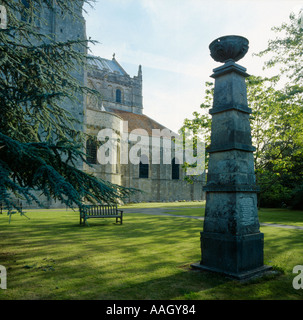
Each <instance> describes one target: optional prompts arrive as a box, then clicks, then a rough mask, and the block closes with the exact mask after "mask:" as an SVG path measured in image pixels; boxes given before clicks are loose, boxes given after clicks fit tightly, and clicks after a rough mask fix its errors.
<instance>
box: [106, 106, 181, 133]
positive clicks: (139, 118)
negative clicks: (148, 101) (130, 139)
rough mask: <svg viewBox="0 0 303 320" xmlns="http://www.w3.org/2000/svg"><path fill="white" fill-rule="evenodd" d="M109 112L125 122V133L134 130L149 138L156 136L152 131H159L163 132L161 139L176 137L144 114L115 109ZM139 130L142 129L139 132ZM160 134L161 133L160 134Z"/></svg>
mask: <svg viewBox="0 0 303 320" xmlns="http://www.w3.org/2000/svg"><path fill="white" fill-rule="evenodd" d="M108 111H109V112H112V113H115V114H116V115H118V116H120V117H121V118H122V119H123V120H124V121H127V123H128V127H126V126H125V127H124V130H125V131H128V132H129V133H130V132H132V131H133V130H135V129H139V131H138V134H140V135H146V132H147V134H148V135H149V136H152V135H153V136H157V135H156V134H155V132H154V133H153V131H152V130H153V129H159V130H163V129H166V130H165V131H163V132H162V137H165V138H170V137H171V136H172V135H174V136H177V135H176V134H175V133H174V132H172V131H171V130H169V129H168V128H166V127H165V126H163V125H162V124H160V123H158V122H157V121H155V120H153V119H151V118H150V117H148V116H146V115H144V114H136V113H132V112H127V111H122V110H117V109H109V108H108ZM140 129H143V130H141V131H140ZM160 134H161V132H160Z"/></svg>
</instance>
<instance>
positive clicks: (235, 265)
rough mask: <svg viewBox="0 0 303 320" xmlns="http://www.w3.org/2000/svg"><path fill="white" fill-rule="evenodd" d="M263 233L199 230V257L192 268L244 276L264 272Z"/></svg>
mask: <svg viewBox="0 0 303 320" xmlns="http://www.w3.org/2000/svg"><path fill="white" fill-rule="evenodd" d="M263 239H264V235H263V233H260V232H259V233H254V234H246V235H231V234H220V233H212V232H201V252H202V260H201V262H200V264H194V265H193V267H196V268H197V267H198V268H200V269H204V270H208V271H214V272H219V273H223V274H226V275H229V276H231V277H233V278H237V279H244V278H247V277H251V276H253V275H255V274H257V273H260V272H264V271H265V270H268V269H269V268H270V267H268V266H264V265H263V242H264V241H263Z"/></svg>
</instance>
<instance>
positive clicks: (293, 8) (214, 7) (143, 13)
mask: <svg viewBox="0 0 303 320" xmlns="http://www.w3.org/2000/svg"><path fill="white" fill-rule="evenodd" d="M302 7H303V1H302V0H300V1H298V0H285V1H284V0H97V1H96V3H95V5H94V8H90V7H88V6H86V7H85V8H86V10H87V14H85V15H84V17H85V19H86V25H87V36H88V37H91V38H92V39H93V40H97V41H98V42H99V44H97V45H95V46H92V47H91V50H92V54H94V55H96V56H100V57H103V58H106V59H111V58H112V55H113V53H115V54H116V60H117V61H118V62H119V63H120V64H121V65H122V67H123V68H124V69H125V70H126V72H127V73H128V74H129V75H130V76H131V77H133V76H134V75H137V72H138V67H139V65H142V72H143V107H144V110H143V112H144V114H146V115H147V116H149V117H151V118H153V119H154V120H156V121H158V122H160V123H161V124H162V125H164V126H166V127H167V128H169V129H171V130H173V131H175V132H176V131H178V129H179V128H180V127H181V126H182V124H183V120H184V119H185V118H192V113H193V112H194V111H198V112H199V111H200V110H201V109H200V104H201V103H202V101H203V96H204V91H205V85H204V83H205V82H206V81H212V78H210V77H209V76H210V75H211V74H212V70H213V69H214V68H216V67H218V66H220V65H221V64H220V63H217V62H215V61H214V60H213V59H212V58H211V57H210V55H209V48H208V46H209V44H210V43H211V42H212V41H213V40H215V39H216V38H218V37H221V36H225V35H231V34H234V35H241V36H244V37H246V38H247V39H248V40H249V43H250V44H249V47H250V48H249V51H248V53H247V54H246V56H245V57H244V58H243V59H242V60H240V61H239V62H238V64H240V65H242V66H244V67H245V68H247V72H248V73H249V74H253V75H265V73H264V71H263V70H262V67H263V60H262V59H261V58H258V57H253V56H252V54H253V53H258V52H260V51H261V50H263V49H265V48H266V45H267V42H268V40H269V39H273V38H275V37H276V35H275V33H273V32H272V31H271V28H272V27H273V26H280V25H281V24H282V22H287V21H288V17H289V14H290V13H291V12H299V10H300V9H301V8H302Z"/></svg>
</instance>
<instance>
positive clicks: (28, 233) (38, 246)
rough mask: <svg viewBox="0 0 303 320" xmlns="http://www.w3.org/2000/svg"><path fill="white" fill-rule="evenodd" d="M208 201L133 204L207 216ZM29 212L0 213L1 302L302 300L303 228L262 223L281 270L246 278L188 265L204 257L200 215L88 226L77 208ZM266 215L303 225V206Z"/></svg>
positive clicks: (270, 260) (271, 257)
mask: <svg viewBox="0 0 303 320" xmlns="http://www.w3.org/2000/svg"><path fill="white" fill-rule="evenodd" d="M202 205H203V204H201V203H197V202H193V203H174V204H168V203H162V204H153V203H151V204H136V205H132V207H134V208H139V207H146V208H147V207H156V208H161V207H164V208H175V209H178V210H177V212H178V213H179V214H180V215H181V214H184V215H198V214H202V215H203V208H201V207H202ZM126 207H130V206H126ZM170 213H171V214H175V213H174V212H170ZM191 213H193V214H191ZM27 215H28V217H29V218H30V220H28V219H27V218H25V217H20V216H19V215H15V216H13V218H12V221H11V223H10V224H9V223H8V217H7V216H6V215H5V214H3V215H0V228H1V232H0V241H1V249H0V265H3V266H5V267H6V269H7V279H8V280H7V290H1V289H0V299H2V300H4V299H12V300H17V299H51V300H54V299H60V300H61V299H109V300H111V299H117V300H125V299H139V300H143V299H148V300H154V299H160V300H164V299H165V300H166V299H194V300H199V299H300V300H302V299H303V289H300V290H295V289H293V287H292V280H293V278H294V277H295V274H293V273H292V269H293V267H294V266H295V265H299V264H301V265H302V264H303V258H302V257H303V248H302V243H303V230H291V229H283V228H274V227H261V231H262V232H263V233H264V236H265V249H264V254H265V264H269V265H272V266H274V268H275V269H276V270H280V271H282V272H283V273H280V274H278V275H274V276H268V277H265V278H263V279H259V280H254V281H250V282H246V283H240V282H237V281H233V280H230V279H227V278H226V277H224V276H220V275H217V274H212V273H207V272H199V271H193V270H192V269H191V268H190V264H191V263H193V262H198V261H199V260H200V256H201V254H200V231H202V229H203V222H202V221H201V220H197V219H190V218H183V217H173V218H172V217H166V216H156V215H144V214H140V213H129V214H125V218H124V223H123V225H116V224H114V221H115V219H91V220H89V225H90V226H89V227H87V226H86V227H80V226H79V216H78V214H77V213H74V212H72V211H70V210H69V211H66V210H63V209H62V210H59V209H58V210H31V211H30V210H29V211H28V213H27ZM260 221H261V222H269V223H280V224H293V225H294V224H295V225H303V212H299V211H296V212H291V211H287V210H276V209H266V210H261V211H260Z"/></svg>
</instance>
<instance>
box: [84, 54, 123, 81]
mask: <svg viewBox="0 0 303 320" xmlns="http://www.w3.org/2000/svg"><path fill="white" fill-rule="evenodd" d="M90 57H91V58H95V59H88V63H89V64H90V65H91V66H93V67H96V68H97V69H99V70H101V71H108V72H112V73H118V74H119V75H121V76H127V75H128V74H127V73H126V71H125V70H124V69H123V68H122V67H121V66H120V64H119V63H118V62H117V60H116V59H115V58H114V57H113V59H112V60H108V59H104V58H101V57H95V56H91V55H90Z"/></svg>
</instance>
